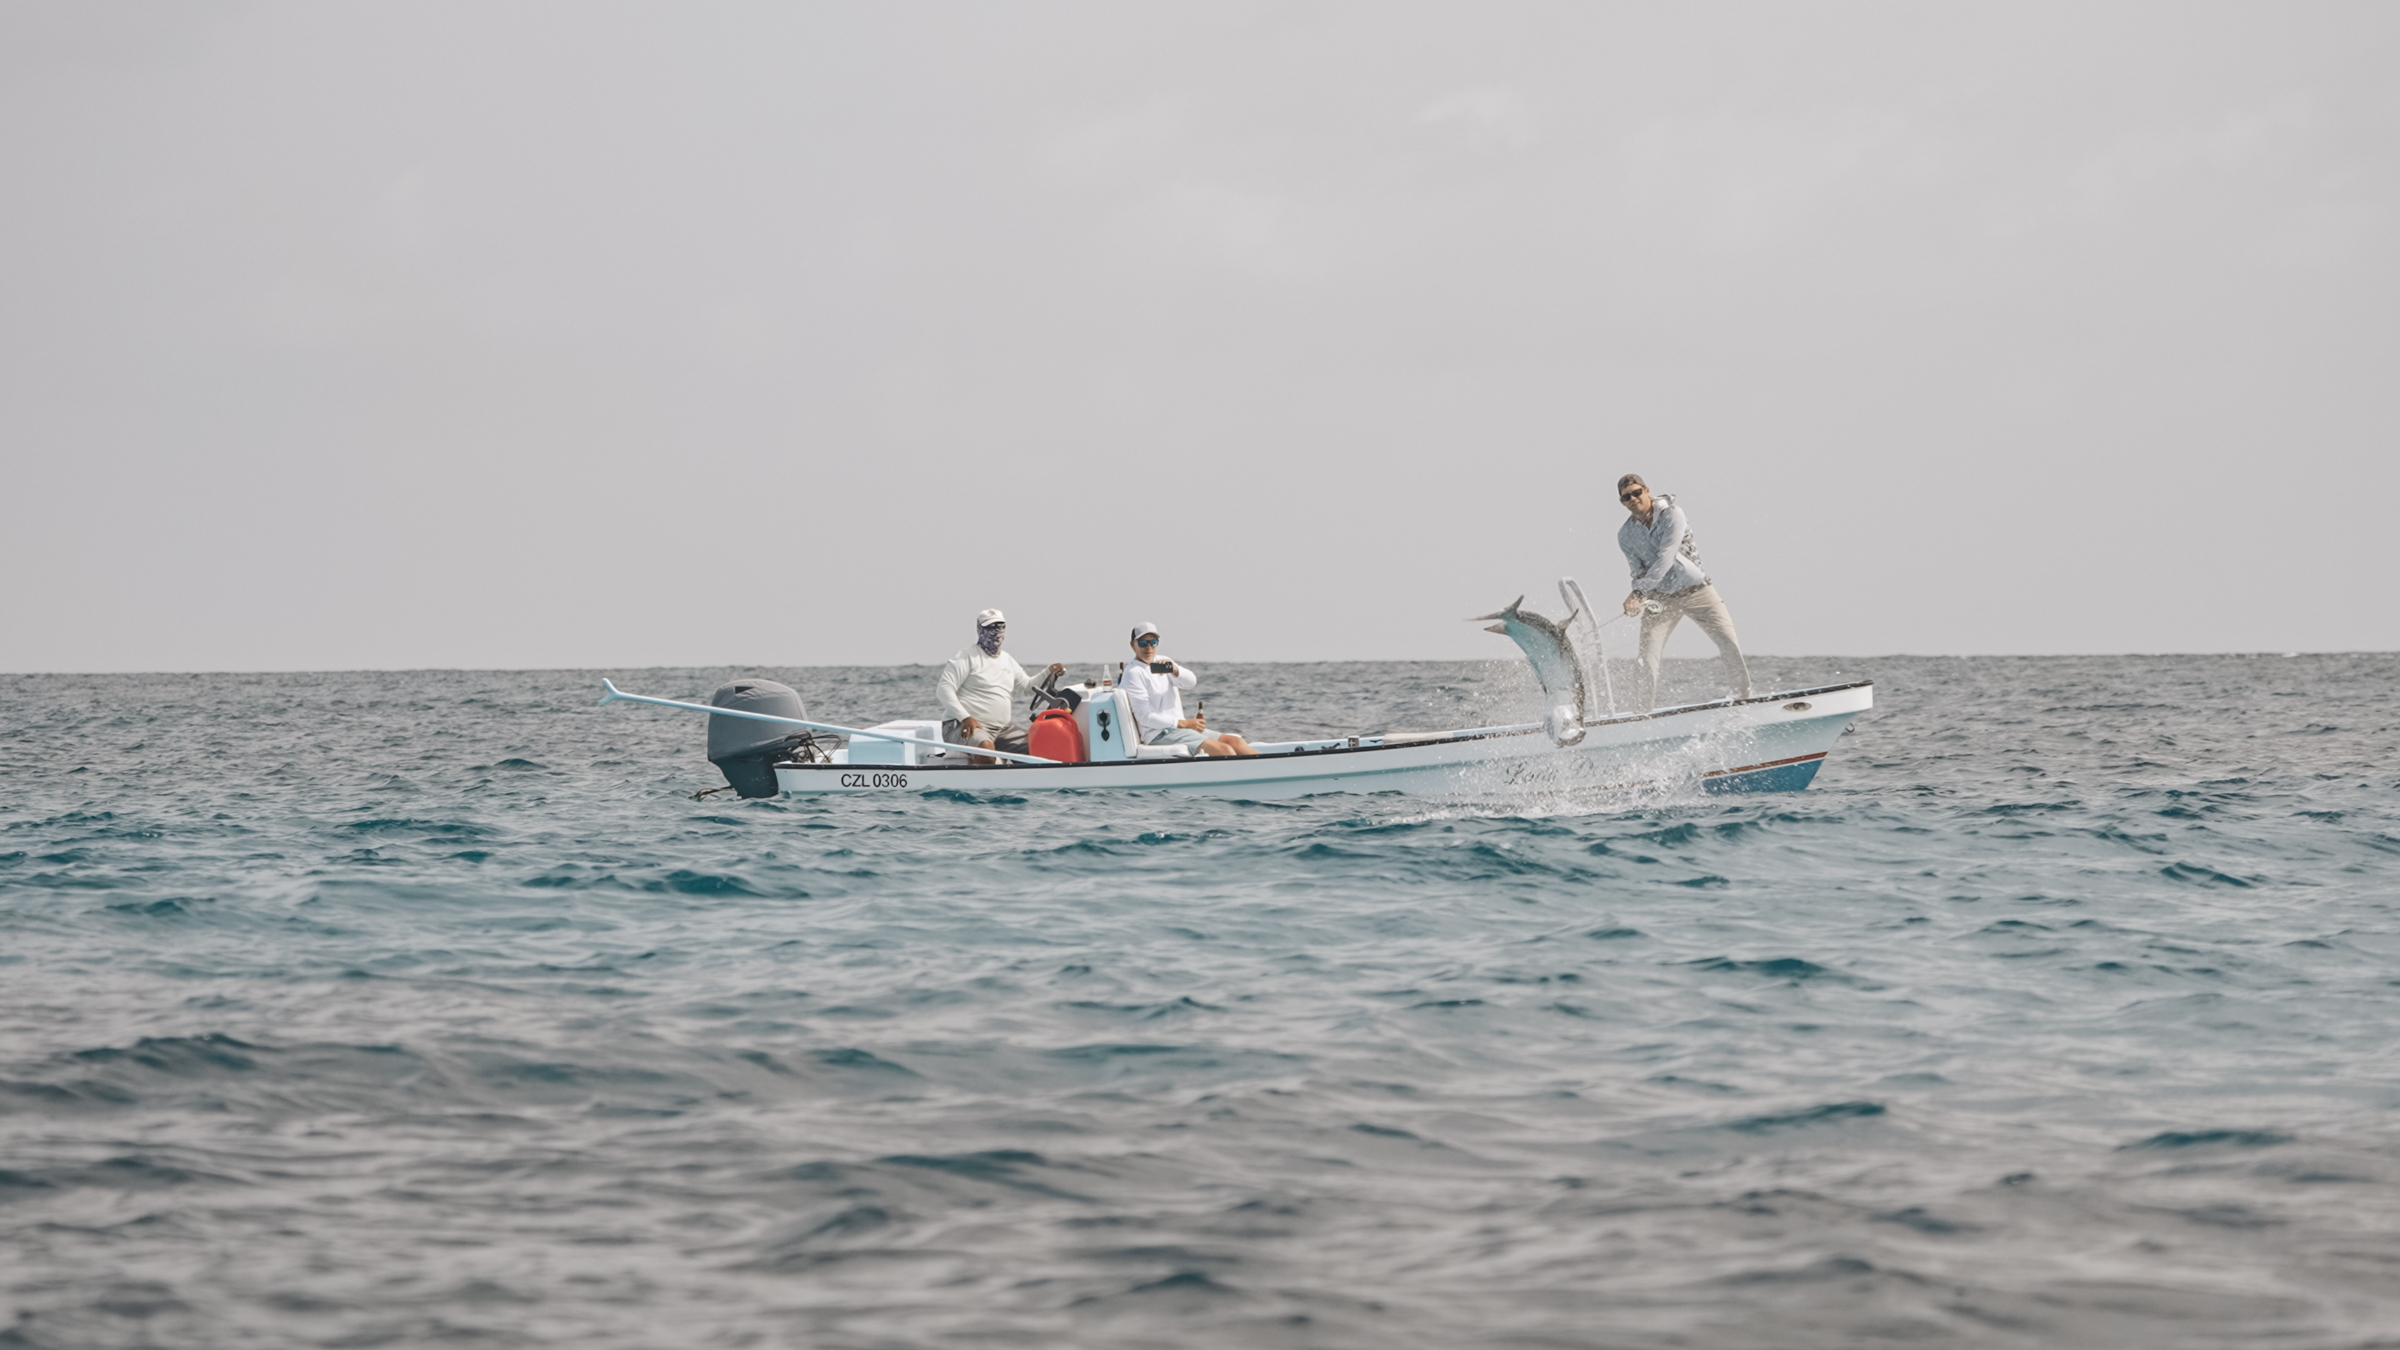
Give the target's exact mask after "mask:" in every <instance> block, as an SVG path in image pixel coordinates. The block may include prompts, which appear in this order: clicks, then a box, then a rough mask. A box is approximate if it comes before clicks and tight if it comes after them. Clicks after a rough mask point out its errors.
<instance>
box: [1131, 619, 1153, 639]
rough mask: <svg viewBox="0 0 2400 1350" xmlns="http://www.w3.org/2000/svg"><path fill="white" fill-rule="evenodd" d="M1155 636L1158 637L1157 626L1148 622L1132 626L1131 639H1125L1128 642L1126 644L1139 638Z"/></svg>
mask: <svg viewBox="0 0 2400 1350" xmlns="http://www.w3.org/2000/svg"><path fill="white" fill-rule="evenodd" d="M1157 635H1158V625H1157V624H1154V623H1148V622H1143V623H1137V624H1135V625H1134V626H1133V637H1130V638H1127V639H1126V641H1128V642H1132V641H1134V640H1135V639H1138V638H1141V637H1144V636H1149V637H1156V636H1157Z"/></svg>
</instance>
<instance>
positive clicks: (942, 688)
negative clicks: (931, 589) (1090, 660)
mask: <svg viewBox="0 0 2400 1350" xmlns="http://www.w3.org/2000/svg"><path fill="white" fill-rule="evenodd" d="M1007 639H1008V616H1007V615H1005V614H1002V613H1001V612H1000V611H999V610H996V609H987V610H985V611H983V612H982V613H981V614H978V615H976V616H975V645H974V646H972V647H969V648H967V649H966V650H965V651H962V652H960V653H959V654H958V655H956V656H953V657H951V658H950V663H949V664H948V665H946V666H943V667H942V678H941V682H940V683H939V684H937V685H936V686H935V687H934V694H935V697H937V698H938V699H940V700H941V704H942V739H943V740H945V741H948V742H949V743H950V744H952V745H976V746H981V747H983V748H984V749H986V750H1006V751H1008V752H1009V753H1011V754H1017V755H1022V754H1024V753H1025V730H1026V728H1025V725H1024V724H1023V723H1021V722H1019V721H1017V719H1016V707H1017V699H1018V698H1019V696H1021V695H1030V694H1031V693H1032V692H1033V691H1034V687H1035V686H1034V683H1033V677H1032V676H1030V675H1027V674H1026V673H1025V668H1024V667H1023V666H1020V665H1018V664H1017V658H1015V657H1013V656H1010V655H1009V654H1007V653H1006V652H1003V651H1001V650H1000V644H1001V643H1002V642H1005V641H1007ZM1066 673H1067V668H1066V667H1065V666H1063V665H1060V664H1058V663H1057V662H1052V663H1051V666H1050V669H1049V671H1048V674H1049V676H1050V677H1051V678H1053V679H1055V678H1057V677H1058V676H1060V675H1064V674H1066ZM975 762H976V763H978V764H989V763H991V762H992V761H991V760H989V759H986V758H984V757H982V756H980V755H979V756H976V757H975Z"/></svg>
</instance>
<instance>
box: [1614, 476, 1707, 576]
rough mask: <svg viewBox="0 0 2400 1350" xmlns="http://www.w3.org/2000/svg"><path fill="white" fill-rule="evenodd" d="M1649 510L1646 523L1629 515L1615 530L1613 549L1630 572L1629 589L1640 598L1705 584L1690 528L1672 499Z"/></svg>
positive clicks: (1680, 508)
mask: <svg viewBox="0 0 2400 1350" xmlns="http://www.w3.org/2000/svg"><path fill="white" fill-rule="evenodd" d="M1657 501H1658V504H1657V505H1656V506H1654V507H1652V508H1651V511H1650V523H1649V524H1647V525H1644V524H1643V523H1642V518H1641V517H1640V516H1633V515H1629V516H1627V517H1625V523H1624V524H1622V525H1619V526H1618V527H1617V547H1618V548H1620V549H1622V550H1624V553H1625V565H1626V566H1627V567H1628V568H1630V569H1631V570H1632V572H1633V589H1634V590H1635V591H1637V592H1639V593H1641V594H1643V595H1652V594H1656V593H1657V592H1660V591H1683V590H1689V589H1691V588H1692V587H1694V586H1705V585H1707V584H1708V573H1706V572H1704V571H1701V570H1700V550H1699V549H1698V548H1696V547H1694V546H1693V544H1692V527H1691V524H1690V522H1688V521H1687V520H1685V519H1684V514H1683V508H1682V507H1679V506H1677V505H1676V504H1675V499H1674V498H1673V497H1660V498H1658V499H1657Z"/></svg>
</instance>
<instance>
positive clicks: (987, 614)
mask: <svg viewBox="0 0 2400 1350" xmlns="http://www.w3.org/2000/svg"><path fill="white" fill-rule="evenodd" d="M1007 622H1008V616H1007V615H1005V614H1003V613H1001V612H1000V611H999V610H996V609H987V610H985V611H984V612H982V613H981V614H978V615H976V616H975V626H976V627H977V628H989V627H991V626H992V625H993V624H996V623H1007Z"/></svg>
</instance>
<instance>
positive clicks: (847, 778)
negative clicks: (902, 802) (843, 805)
mask: <svg viewBox="0 0 2400 1350" xmlns="http://www.w3.org/2000/svg"><path fill="white" fill-rule="evenodd" d="M842 786H843V787H846V788H904V787H907V786H908V775H907V774H904V773H846V774H843V775H842Z"/></svg>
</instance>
